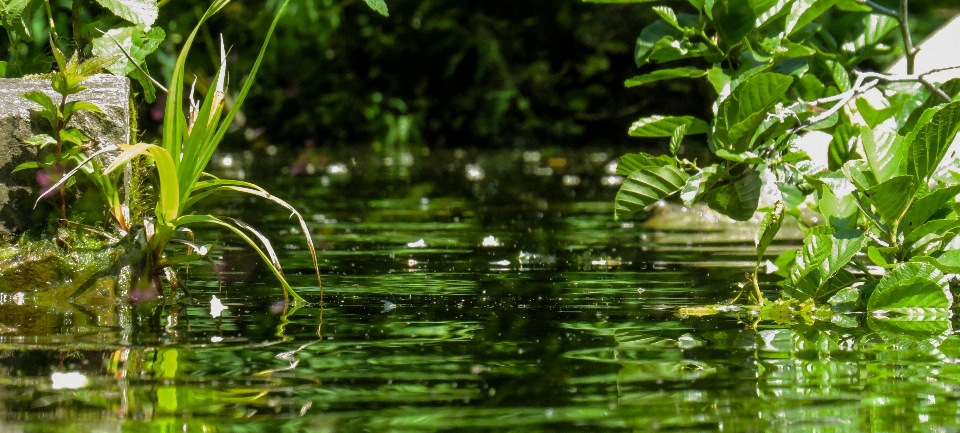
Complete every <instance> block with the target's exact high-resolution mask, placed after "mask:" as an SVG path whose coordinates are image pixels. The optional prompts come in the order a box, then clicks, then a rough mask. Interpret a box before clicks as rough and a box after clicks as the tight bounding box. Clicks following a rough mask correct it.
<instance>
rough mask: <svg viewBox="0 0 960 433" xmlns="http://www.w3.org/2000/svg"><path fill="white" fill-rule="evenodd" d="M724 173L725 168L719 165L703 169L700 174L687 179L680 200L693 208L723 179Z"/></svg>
mask: <svg viewBox="0 0 960 433" xmlns="http://www.w3.org/2000/svg"><path fill="white" fill-rule="evenodd" d="M722 173H723V168H722V167H721V166H720V165H719V164H714V165H711V166H708V167H705V168H703V169H701V170H700V172H698V173H697V174H694V175H693V176H691V177H690V178H689V179H687V183H685V184H684V185H683V189H682V190H681V191H680V199H681V200H683V204H685V205H687V206H693V205H694V204H696V203H697V202H699V201H700V199H701V198H703V196H704V195H705V194H706V193H707V191H709V190H710V188H713V186H714V185H716V183H717V181H719V180H720V179H721V178H722V177H723V175H722Z"/></svg>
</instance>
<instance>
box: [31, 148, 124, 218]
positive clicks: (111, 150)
mask: <svg viewBox="0 0 960 433" xmlns="http://www.w3.org/2000/svg"><path fill="white" fill-rule="evenodd" d="M116 150H117V148H116V147H113V146H106V147H104V148H103V149H100V150H99V151H96V152H94V153H93V155H90V156H88V157H87V159H84V160H83V161H81V162H80V164H78V165H77V166H76V167H75V168H74V169H73V170H70V172H68V173H67V174H65V175H64V176H63V177H61V178H60V180H58V181H57V183H55V184H53V185H51V186H50V188H47V190H46V191H44V192H43V193H42V194H40V197H37V201H35V202H34V203H33V207H37V203H40V200H42V199H43V198H44V197H46V196H47V195H49V194H50V193H51V192H53V191H56V190H57V188H59V187H60V186H61V185H63V184H64V183H66V182H67V180H69V179H70V178H71V177H73V175H75V174H77V172H78V171H80V169H81V168H83V166H84V165H86V164H87V163H89V162H90V161H93V158H96V157H97V156H100V155H103V154H104V153H107V152H113V151H116ZM104 174H108V173H104Z"/></svg>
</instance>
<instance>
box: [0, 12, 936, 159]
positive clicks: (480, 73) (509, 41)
mask: <svg viewBox="0 0 960 433" xmlns="http://www.w3.org/2000/svg"><path fill="white" fill-rule="evenodd" d="M54 3H55V9H57V10H58V11H59V12H62V13H64V14H68V12H69V10H70V6H71V4H72V2H71V1H68V0H58V1H54ZM88 3H92V2H88ZM280 3H281V1H280V0H265V1H254V0H235V1H234V2H232V3H231V4H230V5H229V6H228V7H227V8H226V9H225V10H224V11H223V12H222V13H221V14H219V15H218V16H216V17H215V18H214V19H213V20H212V21H211V22H210V24H209V25H208V26H206V27H205V28H204V29H203V32H202V34H201V37H202V42H201V43H199V44H198V45H197V48H198V49H196V50H195V52H194V53H192V57H191V63H190V65H191V70H192V71H193V72H194V73H195V74H196V75H198V76H199V80H198V88H199V89H200V90H201V91H202V90H204V89H205V86H204V77H209V76H210V75H212V72H213V67H214V65H215V64H216V61H215V60H216V56H217V45H218V42H217V40H216V38H217V35H218V34H221V33H222V34H223V37H224V40H225V42H226V44H227V46H228V49H229V50H230V56H229V58H230V61H231V65H230V68H229V69H230V71H231V73H232V74H233V76H232V83H233V87H232V88H233V89H234V90H236V87H237V86H239V83H240V81H241V78H243V74H244V73H246V71H249V69H250V66H251V62H252V61H253V59H255V58H256V52H257V50H258V49H259V47H260V44H261V42H262V40H263V37H264V34H265V33H266V29H267V27H268V25H269V22H270V19H271V18H272V16H273V14H274V13H275V12H276V10H277V9H278V8H279V5H280ZM881 3H886V4H890V5H893V4H895V3H896V2H895V1H884V2H881ZM206 4H207V3H206V2H193V1H185V0H172V1H170V2H169V3H166V4H165V5H164V6H163V7H162V8H161V10H160V17H159V19H158V21H157V25H159V26H160V27H162V28H163V29H164V30H166V34H167V37H166V40H165V41H164V43H163V44H162V45H161V48H160V50H159V52H158V53H157V55H155V56H154V57H153V58H152V60H151V62H153V63H152V64H151V71H152V72H153V74H154V75H155V76H157V77H158V78H162V77H163V76H164V75H165V72H166V71H167V70H169V66H170V65H171V64H172V62H173V60H174V58H175V55H176V53H177V51H178V49H179V47H180V44H181V43H182V40H183V38H185V37H186V35H187V34H189V32H190V30H191V29H192V27H193V25H194V24H195V23H196V21H197V19H198V17H199V15H200V14H201V13H202V11H203V9H204V8H205V7H206ZM682 4H683V3H682V2H679V3H676V4H675V6H678V7H682ZM388 6H389V8H390V16H389V17H383V16H381V15H378V14H377V13H375V12H373V11H371V10H370V9H369V8H368V7H367V6H366V5H365V4H364V3H363V1H361V0H292V2H291V5H290V6H289V7H288V9H287V11H286V16H285V17H284V19H283V20H282V21H281V24H280V27H279V29H278V31H277V34H276V36H275V38H274V40H273V41H272V42H271V45H270V51H269V53H268V55H267V56H266V59H265V63H264V65H263V67H262V69H261V72H260V74H259V76H258V77H257V81H256V82H257V85H256V86H255V88H254V89H253V93H252V94H251V96H250V98H249V99H248V101H247V103H246V105H245V108H244V114H245V116H243V118H242V119H241V120H242V122H243V124H242V127H241V128H240V129H239V131H241V132H243V133H244V135H245V136H246V137H247V138H248V139H252V140H253V141H254V142H258V143H273V144H277V145H280V146H289V147H293V148H299V147H301V146H304V145H305V144H306V145H314V144H315V145H319V146H344V145H363V146H367V145H370V144H371V143H374V145H383V143H388V144H390V143H393V144H396V143H399V144H407V145H420V144H423V145H427V146H430V147H451V146H489V147H539V146H576V145H601V146H606V145H623V144H631V143H637V141H635V140H637V139H631V138H629V137H626V134H625V132H626V129H627V127H628V126H629V125H630V123H631V122H632V121H633V120H635V119H636V118H638V117H640V116H642V115H648V114H651V113H661V114H681V113H682V114H692V115H696V116H699V117H701V118H708V117H709V110H710V108H709V105H708V101H709V100H710V98H709V96H710V95H709V94H708V92H709V91H710V90H709V89H708V87H707V86H706V85H704V84H703V83H699V82H698V81H689V80H675V81H666V82H662V83H657V84H656V85H652V86H644V87H642V88H635V89H625V88H624V87H623V81H624V80H625V79H626V78H629V77H631V76H633V75H636V74H638V73H640V72H646V70H647V69H650V68H652V67H653V66H645V69H644V70H637V68H636V66H635V65H634V64H633V55H632V53H633V49H634V41H635V40H636V37H637V35H638V34H639V32H640V30H641V29H642V28H643V26H644V25H645V24H647V23H650V22H651V21H652V20H653V19H654V16H653V14H652V13H651V12H650V8H649V5H648V4H633V5H631V4H593V3H583V2H580V1H571V0H536V1H516V0H488V1H483V2H465V3H464V2H448V1H439V0H421V1H412V0H394V1H388ZM86 7H88V8H89V9H90V10H91V14H95V13H96V7H97V6H96V5H95V4H91V5H86ZM911 9H912V12H913V14H914V15H913V16H914V19H913V26H914V29H915V33H916V34H917V35H918V36H919V37H922V36H923V35H924V34H926V33H929V32H930V31H931V30H933V29H935V28H936V27H937V26H939V25H940V24H942V23H943V22H944V21H946V20H947V19H948V18H949V17H950V16H952V14H953V13H955V8H953V9H954V10H953V11H951V10H950V8H949V7H946V6H944V5H943V2H938V1H934V0H914V1H912V2H911ZM62 27H63V28H64V29H63V30H62V31H61V33H69V32H68V31H67V27H68V26H66V25H64V26H62ZM43 42H44V41H40V42H39V43H36V44H35V45H34V47H33V49H34V50H36V51H38V52H42V51H43V49H44V43H43ZM7 45H9V41H8V40H7V39H6V38H5V37H3V36H0V49H7ZM36 56H38V58H39V56H40V54H37V55H36ZM876 66H878V67H880V66H883V65H876ZM161 81H164V80H163V79H161ZM160 104H162V99H161V100H160V101H158V102H157V103H154V105H153V106H148V105H144V106H142V107H141V111H140V113H141V122H140V125H141V129H142V130H144V131H146V133H147V134H148V135H149V134H151V133H154V131H156V125H157V124H158V120H159V119H158V115H159V114H160V112H162V110H160V112H158V110H156V109H155V108H158V107H160ZM238 135H240V134H239V133H238ZM240 142H241V140H235V141H234V143H240ZM236 145H240V144H236Z"/></svg>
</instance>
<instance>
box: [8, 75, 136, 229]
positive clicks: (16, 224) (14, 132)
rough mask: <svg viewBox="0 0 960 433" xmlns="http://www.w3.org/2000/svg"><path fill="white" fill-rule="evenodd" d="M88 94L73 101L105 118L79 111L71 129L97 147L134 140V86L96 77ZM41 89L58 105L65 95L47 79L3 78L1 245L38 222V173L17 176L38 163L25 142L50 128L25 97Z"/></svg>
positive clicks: (109, 77)
mask: <svg viewBox="0 0 960 433" xmlns="http://www.w3.org/2000/svg"><path fill="white" fill-rule="evenodd" d="M83 84H84V85H86V86H88V87H89V88H87V89H86V90H84V91H82V92H80V93H77V94H75V95H71V96H70V97H69V98H68V101H69V100H75V99H79V100H84V101H89V102H92V103H94V104H96V105H97V106H99V107H100V108H101V109H102V110H103V112H104V114H98V113H90V112H80V113H77V114H76V115H75V116H74V118H73V119H72V120H71V122H70V125H69V126H73V127H76V128H79V129H80V130H81V131H83V132H84V133H85V134H86V135H87V136H89V137H91V138H93V139H94V140H95V141H96V142H97V143H99V144H97V145H98V146H102V145H106V144H120V143H128V142H129V140H130V81H129V80H128V79H127V78H125V77H116V76H113V75H95V76H93V77H91V78H90V79H88V80H87V81H85V82H84V83H83ZM31 90H40V91H42V92H44V93H46V94H48V95H49V96H50V97H51V98H53V99H54V101H59V100H60V95H59V94H57V93H56V92H54V91H53V88H51V86H50V80H49V79H46V78H16V79H0V245H4V244H9V243H11V242H13V241H15V240H16V239H17V238H18V237H19V235H20V234H21V233H22V232H23V231H24V230H25V229H27V228H28V227H29V226H30V225H31V223H33V222H35V221H33V220H34V215H35V212H34V209H33V208H34V202H35V201H36V198H37V194H38V190H39V188H37V182H36V173H35V172H34V171H33V170H24V171H20V172H17V173H13V169H14V168H16V167H17V166H18V165H20V164H21V163H24V162H27V161H33V160H36V158H37V150H36V148H35V147H33V146H30V145H27V144H25V141H26V140H27V139H28V138H30V137H32V136H33V135H35V134H40V133H49V132H50V125H49V124H48V123H47V121H46V120H45V119H44V118H42V117H41V116H40V115H39V114H37V113H34V112H33V111H32V109H34V108H39V105H37V104H36V103H34V102H32V101H29V100H27V99H24V98H23V97H21V96H20V95H22V94H23V93H25V92H28V91H31Z"/></svg>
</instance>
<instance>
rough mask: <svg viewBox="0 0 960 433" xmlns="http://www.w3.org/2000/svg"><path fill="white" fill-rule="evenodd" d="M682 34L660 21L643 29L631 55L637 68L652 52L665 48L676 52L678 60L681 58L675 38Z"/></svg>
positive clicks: (648, 58) (644, 62)
mask: <svg viewBox="0 0 960 433" xmlns="http://www.w3.org/2000/svg"><path fill="white" fill-rule="evenodd" d="M682 34H683V33H682V32H681V31H680V30H677V29H675V28H674V27H673V26H671V25H670V24H668V23H667V22H666V21H664V20H662V19H660V20H657V21H654V22H653V24H650V25H648V26H646V27H644V28H643V30H641V31H640V36H639V37H638V38H637V46H636V49H635V50H634V53H633V58H634V60H635V61H636V63H637V67H640V66H643V65H644V64H646V63H647V61H649V60H650V57H651V56H652V55H653V53H654V52H656V51H658V50H661V49H665V48H667V49H670V48H672V49H673V51H676V55H677V56H678V58H680V57H682V52H681V49H680V48H679V47H678V46H677V45H675V43H676V38H677V37H680V36H682Z"/></svg>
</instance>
